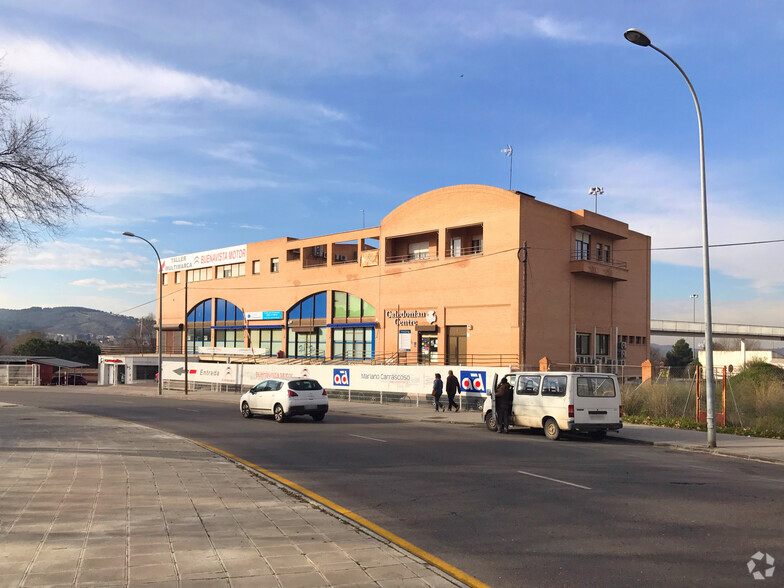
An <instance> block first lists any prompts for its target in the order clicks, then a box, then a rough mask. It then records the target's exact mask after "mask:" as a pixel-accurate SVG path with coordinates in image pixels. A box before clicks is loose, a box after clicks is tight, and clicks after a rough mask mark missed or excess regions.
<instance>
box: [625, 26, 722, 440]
mask: <svg viewBox="0 0 784 588" xmlns="http://www.w3.org/2000/svg"><path fill="white" fill-rule="evenodd" d="M623 36H624V37H626V40H627V41H629V42H630V43H634V44H635V45H639V46H640V47H650V48H651V49H654V50H655V51H658V52H659V53H661V54H662V55H664V57H666V58H667V59H668V60H669V61H670V62H671V63H672V64H673V65H674V66H675V67H676V68H678V71H679V72H681V75H682V76H683V79H684V80H686V84H687V85H688V86H689V91H690V92H691V97H692V98H693V99H694V106H695V107H696V108H697V125H698V127H699V133H700V187H701V191H702V276H703V290H704V291H703V304H704V306H705V405H706V406H705V409H706V412H707V418H706V420H707V421H708V447H716V426H715V425H716V423H715V421H714V414H713V328H712V326H711V295H710V260H709V259H708V257H709V256H708V249H709V247H708V196H707V190H706V187H705V139H704V136H703V131H702V112H701V111H700V102H699V100H697V93H696V92H695V91H694V87H693V86H692V85H691V81H690V80H689V76H687V75H686V72H685V71H683V69H682V68H681V66H680V65H678V63H677V62H676V61H675V60H674V59H673V58H672V57H670V56H669V55H667V54H666V53H665V52H664V51H662V50H661V49H659V48H658V47H656V45H653V44H652V43H651V40H650V38H649V37H648V36H647V35H646V34H645V33H643V32H642V31H639V30H637V29H629V30H628V31H626V32H625V33H624V34H623Z"/></svg>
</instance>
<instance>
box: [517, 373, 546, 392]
mask: <svg viewBox="0 0 784 588" xmlns="http://www.w3.org/2000/svg"><path fill="white" fill-rule="evenodd" d="M541 379H542V377H541V376H520V377H519V378H517V394H524V395H527V396H537V395H538V394H539V382H540V381H541Z"/></svg>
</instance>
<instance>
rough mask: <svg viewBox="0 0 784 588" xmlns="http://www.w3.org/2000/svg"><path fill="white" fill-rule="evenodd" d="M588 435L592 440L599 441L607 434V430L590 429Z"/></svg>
mask: <svg viewBox="0 0 784 588" xmlns="http://www.w3.org/2000/svg"><path fill="white" fill-rule="evenodd" d="M588 436H589V437H590V438H591V439H593V440H594V441H601V440H602V439H604V438H605V437H606V436H607V431H591V432H590V433H588Z"/></svg>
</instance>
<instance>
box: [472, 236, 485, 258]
mask: <svg viewBox="0 0 784 588" xmlns="http://www.w3.org/2000/svg"><path fill="white" fill-rule="evenodd" d="M471 253H474V254H476V253H482V237H473V238H472V239H471Z"/></svg>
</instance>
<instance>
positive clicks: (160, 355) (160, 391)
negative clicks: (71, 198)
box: [123, 231, 163, 396]
mask: <svg viewBox="0 0 784 588" xmlns="http://www.w3.org/2000/svg"><path fill="white" fill-rule="evenodd" d="M123 235H125V236H126V237H134V238H136V239H141V240H142V241H144V242H145V243H147V245H149V246H150V247H152V250H153V251H155V257H157V258H158V395H159V396H162V395H163V273H162V272H161V256H160V255H158V250H157V249H156V248H155V245H153V244H152V243H150V242H149V241H148V240H147V239H145V238H144V237H140V236H139V235H134V234H133V233H131V232H130V231H125V232H124V233H123Z"/></svg>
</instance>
